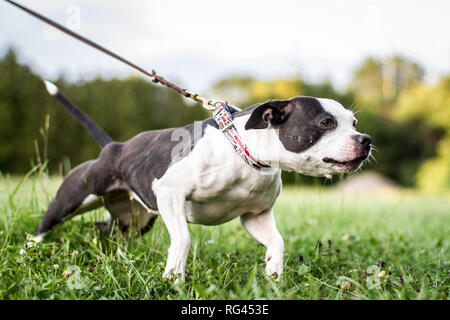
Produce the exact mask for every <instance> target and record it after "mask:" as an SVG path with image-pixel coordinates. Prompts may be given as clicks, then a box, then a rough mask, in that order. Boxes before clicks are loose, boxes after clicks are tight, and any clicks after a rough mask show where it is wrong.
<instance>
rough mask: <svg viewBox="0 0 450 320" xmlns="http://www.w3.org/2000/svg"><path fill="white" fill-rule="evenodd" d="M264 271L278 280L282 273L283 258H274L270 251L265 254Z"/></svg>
mask: <svg viewBox="0 0 450 320" xmlns="http://www.w3.org/2000/svg"><path fill="white" fill-rule="evenodd" d="M264 272H265V274H266V275H268V276H269V277H272V278H275V279H277V280H279V279H280V276H281V274H282V273H283V259H282V258H281V259H280V258H276V257H274V256H272V255H271V254H270V253H269V254H267V255H266V269H265V270H264Z"/></svg>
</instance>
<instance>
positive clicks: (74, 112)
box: [44, 80, 114, 148]
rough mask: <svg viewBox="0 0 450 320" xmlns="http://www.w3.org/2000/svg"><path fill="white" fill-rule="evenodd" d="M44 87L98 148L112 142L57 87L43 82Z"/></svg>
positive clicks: (48, 82)
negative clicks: (84, 130)
mask: <svg viewBox="0 0 450 320" xmlns="http://www.w3.org/2000/svg"><path fill="white" fill-rule="evenodd" d="M44 82H45V87H46V88H47V91H48V93H50V94H51V95H52V96H54V97H55V98H56V99H57V100H58V101H59V102H60V103H61V104H62V105H63V106H64V108H65V109H66V110H67V112H69V113H70V114H71V116H72V117H73V118H74V119H75V120H77V121H78V122H79V123H81V125H82V126H83V127H84V128H85V129H86V130H87V131H88V132H89V134H90V135H91V136H92V138H94V140H95V141H96V142H97V143H98V144H99V145H100V147H102V148H103V147H104V146H106V145H107V144H108V143H110V142H113V141H114V140H113V139H111V137H110V136H108V134H107V133H106V132H105V131H103V129H102V128H100V127H99V126H98V125H97V124H96V123H95V122H94V121H93V120H92V119H91V118H90V117H89V116H88V115H87V114H85V113H84V112H83V111H81V109H80V108H78V107H77V106H76V105H75V104H74V103H73V102H72V101H70V100H69V99H68V98H67V97H66V96H65V95H63V94H62V93H61V92H60V91H59V89H58V87H57V86H55V85H54V84H53V83H51V82H50V81H47V80H45V81H44Z"/></svg>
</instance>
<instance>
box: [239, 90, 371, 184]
mask: <svg viewBox="0 0 450 320" xmlns="http://www.w3.org/2000/svg"><path fill="white" fill-rule="evenodd" d="M355 124H356V118H355V117H354V115H353V113H352V112H351V111H349V110H347V109H345V108H344V107H343V106H342V105H341V104H340V103H338V102H337V101H334V100H330V99H319V98H313V97H294V98H291V99H289V100H272V101H268V102H266V103H264V104H262V105H260V106H258V107H256V108H255V109H254V110H253V111H252V113H251V114H250V116H249V117H248V120H247V121H246V123H245V129H246V130H247V131H246V132H247V134H248V138H249V139H250V140H251V139H252V137H253V138H255V137H256V136H258V135H259V136H261V133H262V131H264V130H265V131H266V133H267V135H268V137H269V138H268V140H267V139H266V140H267V141H269V143H268V144H269V145H270V147H269V148H257V149H258V151H257V153H258V157H259V160H262V161H268V162H270V163H271V164H272V165H274V163H275V164H276V163H277V162H278V167H279V168H280V169H283V170H287V171H296V172H299V173H302V174H306V175H311V176H325V177H331V175H333V174H336V173H340V172H351V171H354V170H356V169H358V168H359V167H360V166H361V164H362V162H363V161H364V160H365V159H366V158H367V157H368V156H369V153H370V150H371V140H370V137H369V136H368V135H365V134H361V133H359V132H358V131H356V129H355ZM261 129H263V130H261ZM257 132H259V134H256V133H257ZM252 133H253V134H252ZM259 144H261V143H259ZM252 145H253V146H256V144H255V143H252ZM250 148H251V146H250ZM265 149H267V151H264V150H265Z"/></svg>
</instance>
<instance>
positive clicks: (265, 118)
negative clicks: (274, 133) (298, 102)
mask: <svg viewBox="0 0 450 320" xmlns="http://www.w3.org/2000/svg"><path fill="white" fill-rule="evenodd" d="M292 109H293V104H292V102H291V101H289V100H269V101H267V102H264V103H263V104H262V105H260V106H258V107H256V108H255V110H253V112H252V114H251V115H250V118H249V119H248V120H247V123H246V124H245V129H246V130H248V129H265V128H267V126H268V124H269V123H271V124H272V125H277V124H281V123H283V122H284V121H286V120H287V118H288V117H289V114H290V113H291V111H292Z"/></svg>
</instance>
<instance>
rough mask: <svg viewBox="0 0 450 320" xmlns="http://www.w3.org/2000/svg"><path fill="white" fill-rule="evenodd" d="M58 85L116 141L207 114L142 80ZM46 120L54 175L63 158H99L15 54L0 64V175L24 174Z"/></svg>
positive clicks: (76, 161)
mask: <svg viewBox="0 0 450 320" xmlns="http://www.w3.org/2000/svg"><path fill="white" fill-rule="evenodd" d="M56 84H57V86H58V87H59V88H60V90H61V91H62V92H64V93H65V94H66V95H67V96H68V97H69V98H70V99H71V100H72V101H74V102H75V103H76V104H77V105H78V106H79V107H80V108H82V109H83V111H85V112H86V113H87V114H88V115H90V116H91V117H92V118H93V119H94V120H95V121H96V122H97V123H98V124H99V125H100V126H101V127H103V128H104V129H105V131H106V132H108V134H109V135H110V136H111V137H112V138H113V139H115V140H117V141H125V140H128V139H130V138H131V137H133V136H134V135H136V134H137V133H139V132H141V131H146V130H152V129H161V128H168V127H178V126H183V125H185V124H188V123H191V122H194V121H195V120H202V119H204V118H205V117H209V116H210V114H209V113H208V112H207V111H205V110H204V109H203V108H200V107H199V106H198V105H195V106H192V105H188V104H187V103H186V101H185V100H184V98H183V97H182V96H180V95H179V94H177V93H175V92H172V91H170V90H169V89H167V88H163V87H158V86H155V85H153V84H152V83H151V82H149V81H146V80H144V79H141V78H136V77H131V78H128V79H124V80H118V79H111V80H104V79H100V78H98V79H94V80H92V81H86V82H79V83H75V84H72V83H68V82H67V81H66V80H65V79H64V78H63V77H60V79H58V80H57V81H56ZM46 115H50V132H49V137H48V145H49V146H48V156H49V159H50V169H51V171H53V172H55V171H56V170H58V167H59V164H60V163H61V161H62V160H63V159H65V158H67V157H68V158H70V160H71V162H72V166H74V165H77V164H79V163H81V162H83V161H86V160H88V159H92V158H95V157H97V155H98V152H99V151H100V149H99V147H98V146H97V145H96V143H95V142H94V141H93V139H92V138H91V137H90V136H89V135H88V133H87V132H86V131H85V130H84V128H83V127H81V125H80V124H79V123H77V122H76V121H75V120H73V119H72V118H71V116H70V115H69V114H68V113H67V112H65V110H64V108H63V107H62V106H60V105H59V103H58V102H57V101H56V100H55V99H54V98H53V97H51V96H50V95H49V94H48V93H47V92H46V90H45V86H44V84H43V82H42V79H40V78H39V77H38V76H36V75H35V74H33V73H32V72H31V70H30V69H29V68H28V67H27V66H22V65H20V64H19V63H18V61H17V57H16V54H15V53H14V51H13V50H9V51H8V53H7V54H6V55H5V56H4V57H3V58H2V59H0V123H1V124H2V125H1V126H0V145H1V148H0V170H1V171H2V172H5V171H7V172H26V171H28V170H29V169H30V164H31V162H32V161H33V159H34V158H35V144H34V140H37V141H38V142H39V143H40V147H41V149H42V147H43V146H42V142H43V141H42V139H41V138H42V137H41V135H40V131H41V130H40V128H41V127H43V126H44V122H45V117H46Z"/></svg>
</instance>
